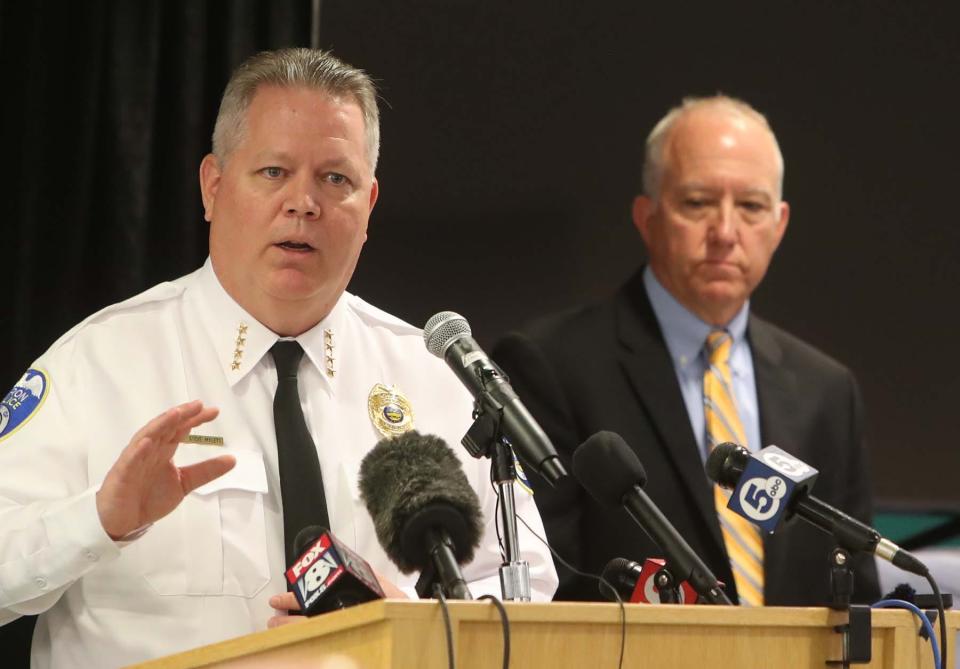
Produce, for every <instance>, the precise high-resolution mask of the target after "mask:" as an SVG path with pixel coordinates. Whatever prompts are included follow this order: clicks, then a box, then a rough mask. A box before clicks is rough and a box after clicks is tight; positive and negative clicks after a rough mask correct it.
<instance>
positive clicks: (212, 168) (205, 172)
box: [200, 153, 223, 223]
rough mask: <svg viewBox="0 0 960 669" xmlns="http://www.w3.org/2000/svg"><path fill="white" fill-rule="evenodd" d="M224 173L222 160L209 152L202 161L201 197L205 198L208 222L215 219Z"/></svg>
mask: <svg viewBox="0 0 960 669" xmlns="http://www.w3.org/2000/svg"><path fill="white" fill-rule="evenodd" d="M222 174H223V172H222V171H221V169H220V161H218V160H217V158H216V156H214V155H213V154H212V153H208V154H207V155H206V156H204V157H203V160H202V161H200V197H201V198H202V199H203V219H204V220H205V221H207V222H208V223H209V222H210V221H212V220H213V205H214V202H216V199H217V189H219V188H220V177H221V176H222Z"/></svg>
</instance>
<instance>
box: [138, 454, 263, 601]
mask: <svg viewBox="0 0 960 669" xmlns="http://www.w3.org/2000/svg"><path fill="white" fill-rule="evenodd" d="M227 453H229V454H230V455H233V456H234V457H236V459H237V464H236V466H235V467H234V468H233V469H232V470H230V471H229V472H227V473H226V474H224V475H223V476H221V477H220V478H218V479H215V480H213V481H211V482H210V483H207V484H206V485H203V486H201V487H200V488H197V489H196V490H194V491H193V492H192V493H190V494H189V495H187V496H186V498H184V500H183V502H181V503H180V505H179V506H178V507H177V508H176V509H175V510H174V511H173V512H172V513H170V514H169V515H168V516H166V517H164V518H162V519H160V520H159V521H157V522H156V523H154V525H153V527H151V528H150V529H149V530H148V531H147V532H146V534H144V536H143V537H141V538H140V539H139V540H137V541H136V542H135V545H136V546H137V549H138V552H139V563H140V565H141V569H142V573H143V577H144V578H145V579H146V581H147V583H148V584H149V585H150V587H151V588H152V589H153V590H155V591H156V592H157V594H160V595H235V596H240V597H253V596H254V595H256V594H257V592H259V591H260V590H261V589H263V588H264V587H265V586H266V584H267V583H269V582H270V569H269V562H268V560H267V536H266V525H265V522H264V509H263V497H264V494H265V493H266V492H267V474H266V469H265V467H264V464H263V456H262V455H261V454H260V453H259V452H257V451H228V450H225V449H223V448H220V447H211V446H198V445H195V444H181V445H180V446H179V447H178V449H177V454H176V456H175V458H174V462H175V463H176V464H177V466H180V467H182V466H185V465H188V464H192V463H194V462H200V461H201V460H206V459H208V458H211V457H214V456H217V455H222V454H227Z"/></svg>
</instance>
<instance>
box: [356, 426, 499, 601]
mask: <svg viewBox="0 0 960 669" xmlns="http://www.w3.org/2000/svg"><path fill="white" fill-rule="evenodd" d="M360 496H361V498H362V499H363V502H364V504H365V505H366V507H367V511H369V512H370V516H371V517H372V518H373V527H374V529H375V531H376V533H377V540H378V541H379V542H380V545H381V546H383V549H384V551H386V553H387V556H388V557H389V558H390V559H391V560H392V561H393V562H394V564H396V565H397V566H398V567H399V568H400V571H402V572H403V573H405V574H409V573H411V572H414V571H420V572H422V574H421V580H420V583H418V585H417V592H418V594H420V595H421V596H429V595H430V586H431V585H432V584H433V583H438V584H439V585H440V586H441V588H442V589H443V592H444V594H445V595H446V596H448V597H451V598H453V599H473V597H472V595H471V594H470V590H469V588H467V583H466V581H465V580H464V578H463V574H462V573H461V572H460V565H462V564H466V563H467V562H469V561H470V560H472V559H473V555H474V552H475V551H476V549H477V547H478V546H479V545H480V536H481V534H482V520H481V519H482V513H481V511H480V502H479V500H478V499H477V494H476V492H474V490H473V488H472V487H470V483H469V482H468V481H467V476H466V474H464V472H463V466H462V465H461V464H460V460H459V459H458V458H457V456H456V455H454V453H453V451H452V450H450V447H449V446H447V444H446V443H445V442H444V441H443V440H442V439H440V438H439V437H434V436H431V435H422V434H420V433H418V432H416V431H413V430H411V431H410V432H405V433H403V434H401V435H399V436H396V437H390V438H387V439H383V440H381V441H380V442H379V443H378V444H377V445H376V446H375V447H374V448H373V450H372V451H370V452H369V453H367V455H366V456H364V458H363V462H362V463H361V464H360ZM421 586H422V587H421Z"/></svg>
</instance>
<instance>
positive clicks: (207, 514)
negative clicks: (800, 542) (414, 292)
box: [0, 49, 556, 668]
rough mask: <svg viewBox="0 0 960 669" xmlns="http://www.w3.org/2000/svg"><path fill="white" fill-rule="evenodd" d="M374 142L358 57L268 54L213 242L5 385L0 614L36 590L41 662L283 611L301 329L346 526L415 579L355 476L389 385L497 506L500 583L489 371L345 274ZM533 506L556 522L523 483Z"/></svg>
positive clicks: (210, 175) (331, 492) (127, 652)
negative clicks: (276, 402) (290, 366)
mask: <svg viewBox="0 0 960 669" xmlns="http://www.w3.org/2000/svg"><path fill="white" fill-rule="evenodd" d="M378 147H379V120H378V114H377V106H376V98H375V91H374V88H373V85H372V84H371V82H370V80H369V78H368V77H367V76H366V74H364V73H363V72H362V71H359V70H356V69H354V68H352V67H350V66H348V65H346V64H344V63H342V62H340V61H338V60H337V59H335V58H334V57H332V56H331V55H329V54H326V53H323V52H319V51H311V50H307V49H291V50H284V51H278V52H273V53H263V54H259V55H258V56H255V57H253V58H252V59H250V60H248V61H247V62H246V63H244V64H243V65H242V66H241V67H240V68H238V70H237V71H236V72H235V73H234V75H233V77H232V78H231V81H230V83H229V84H228V86H227V90H226V92H225V94H224V99H223V102H222V104H221V108H220V114H219V116H218V118H217V124H216V128H215V131H214V140H213V153H212V154H210V155H208V156H207V157H206V158H204V160H203V162H202V164H201V166H200V185H201V191H202V195H203V204H204V210H205V218H206V220H207V221H209V223H210V258H209V259H208V260H207V262H206V263H205V264H204V266H203V267H202V268H201V269H199V270H198V271H196V272H194V273H193V274H190V275H188V276H185V277H182V278H180V279H178V280H176V281H173V282H169V283H164V284H161V285H158V286H155V287H154V288H152V289H150V290H148V291H146V292H145V293H142V294H140V295H138V296H136V297H134V298H131V299H130V300H127V301H126V302H123V303H120V304H117V305H114V306H111V307H108V308H106V309H104V310H103V311H101V312H99V313H97V314H94V315H93V316H91V317H90V318H88V319H87V320H86V321H84V322H83V323H81V324H80V325H78V326H77V327H75V328H74V329H73V330H71V331H70V332H68V333H67V334H66V335H64V336H63V337H62V338H61V339H60V340H59V341H57V342H56V343H55V344H54V345H53V346H52V347H51V348H50V349H49V350H48V351H47V352H46V353H45V354H44V355H43V356H41V357H40V359H39V360H37V362H36V363H35V364H34V365H33V367H32V369H31V370H29V371H28V372H27V373H26V374H25V375H24V377H23V378H22V379H21V381H20V382H19V383H18V384H17V386H16V387H15V388H14V390H13V391H11V392H10V393H9V394H8V395H7V396H6V398H5V399H4V400H3V403H2V404H0V407H2V409H0V623H3V622H9V621H10V620H13V619H15V618H16V617H18V616H20V615H30V614H38V613H39V614H40V618H39V621H38V624H37V628H36V632H35V634H34V641H33V655H32V657H33V666H34V667H38V668H45V667H74V666H75V667H93V666H119V665H124V664H128V663H132V662H136V661H141V660H145V659H149V658H153V657H157V656H159V655H164V654H168V653H172V652H175V651H179V650H184V649H188V648H191V647H195V646H198V645H202V644H207V643H212V642H215V641H219V640H222V639H225V638H229V637H233V636H237V635H241V634H246V633H250V632H254V631H258V630H262V629H264V628H265V627H267V626H268V624H269V625H275V624H279V623H281V622H283V621H284V620H286V619H287V618H285V616H286V609H292V608H295V603H294V601H293V597H292V595H290V594H289V593H287V592H286V582H285V580H284V577H283V571H284V568H285V564H284V562H285V555H284V529H283V519H282V505H281V491H280V476H279V473H278V456H277V438H276V434H275V431H274V415H273V410H272V404H273V398H274V393H275V391H276V389H277V385H278V382H277V371H276V365H275V364H274V361H273V358H272V357H271V355H270V349H271V347H273V345H274V344H275V343H276V342H277V341H278V340H279V339H282V338H287V339H294V340H296V341H297V342H298V343H299V345H300V346H301V347H302V348H303V350H304V355H303V358H302V359H301V361H300V363H299V367H298V371H297V377H298V388H299V395H300V403H301V407H302V409H303V413H304V420H305V422H306V425H307V428H308V431H309V432H310V436H311V437H312V439H313V442H314V444H315V445H316V449H317V452H318V456H319V462H320V470H321V472H322V477H323V487H324V490H325V494H326V504H327V507H328V510H329V516H330V522H331V525H332V530H333V532H334V534H335V535H336V536H337V537H338V538H339V539H340V540H342V541H344V542H345V543H346V544H348V545H350V546H351V547H353V548H355V549H356V550H357V552H359V553H360V554H361V555H362V556H364V557H365V558H366V559H367V560H368V561H369V562H370V564H371V565H372V566H373V568H374V569H375V570H376V571H377V573H378V576H379V578H380V581H381V584H382V585H383V586H384V588H385V589H386V590H387V591H388V593H392V594H394V595H400V594H402V593H401V591H399V590H398V589H397V586H399V588H401V589H402V592H405V593H411V592H412V588H411V586H412V585H413V583H414V581H415V579H416V577H417V575H416V574H412V575H403V574H400V573H399V571H398V570H397V568H396V567H395V566H394V565H393V564H392V563H391V562H390V561H389V560H388V559H387V557H386V555H385V553H384V552H383V550H382V549H381V547H380V546H379V545H378V543H377V540H376V537H375V534H374V530H373V525H372V521H371V519H370V517H369V515H368V514H367V512H366V510H365V508H364V505H363V502H362V501H361V500H360V496H359V492H358V487H357V472H358V469H359V465H360V462H361V460H362V459H363V456H364V455H365V454H366V452H367V451H369V450H370V449H371V448H372V447H373V446H374V445H375V444H376V442H377V441H378V440H379V439H381V438H382V437H383V435H384V434H387V432H386V431H385V430H384V427H383V425H382V424H380V423H378V420H376V416H375V415H374V414H375V413H376V412H374V411H372V410H371V409H372V407H374V405H375V404H376V403H377V402H378V401H380V400H379V399H378V398H380V397H381V396H382V395H383V394H384V393H387V394H391V393H392V395H390V396H391V397H393V399H394V400H396V403H398V405H399V406H400V407H401V408H400V411H399V413H400V414H401V419H400V420H401V422H403V424H404V425H406V426H408V427H413V428H416V429H418V430H420V431H421V432H426V433H433V434H437V435H439V436H441V437H442V438H444V439H445V440H446V441H447V442H448V443H449V444H451V445H452V446H453V447H454V450H455V452H456V453H457V455H458V456H459V457H460V459H461V461H462V462H463V465H464V469H465V471H466V473H467V477H468V479H469V480H470V482H471V484H472V485H473V487H474V489H475V490H476V491H477V494H478V495H479V497H480V503H481V508H482V509H483V511H484V523H485V525H484V536H483V540H482V543H481V546H480V548H479V549H478V551H477V555H476V558H475V559H474V561H473V562H472V563H470V564H469V565H467V566H466V567H465V568H464V574H465V576H466V578H467V579H468V581H470V586H471V588H472V589H473V591H474V594H480V593H483V592H489V593H494V594H498V593H499V581H498V577H497V568H498V567H499V565H500V563H501V556H500V551H499V546H498V542H497V538H496V531H495V527H494V522H495V521H494V509H495V497H494V495H493V492H492V490H491V487H490V485H489V483H488V473H489V468H488V464H487V463H486V462H482V461H477V460H473V459H471V458H470V457H469V456H468V455H467V454H466V453H465V451H464V450H463V449H462V448H460V447H459V446H458V444H457V442H458V441H459V439H460V437H461V436H462V435H463V433H464V432H465V431H466V429H467V428H468V427H469V423H470V420H471V407H472V405H471V400H470V397H469V395H468V394H467V393H466V391H465V390H464V389H463V388H462V387H461V386H460V384H459V383H458V381H457V379H456V378H455V377H454V375H453V374H452V373H450V371H449V370H447V369H446V367H445V366H444V364H443V362H442V361H440V360H438V359H436V358H433V357H432V356H430V355H429V354H428V353H427V352H426V350H425V348H424V346H423V342H422V339H421V335H420V331H419V330H418V329H416V328H414V327H412V326H410V325H407V324H405V323H403V322H402V321H400V320H398V319H396V318H394V317H392V316H390V315H388V314H386V313H384V312H382V311H380V310H378V309H376V308H374V307H372V306H370V305H369V304H367V303H365V302H364V301H363V300H361V299H359V298H358V297H356V296H353V295H351V294H349V293H346V292H345V288H346V286H347V283H348V281H349V280H350V277H351V275H352V274H353V271H354V268H355V266H356V263H357V259H358V257H359V254H360V249H361V247H362V246H363V243H364V241H365V240H366V233H367V221H368V218H369V215H370V212H371V210H372V209H373V206H374V204H375V203H376V200H377V192H378V184H377V180H376V178H375V177H374V172H375V167H376V161H377V154H378ZM387 389H389V390H387ZM168 407H172V408H168ZM165 409H166V410H165ZM160 411H163V413H160V414H159V415H157V413H158V412H160ZM131 435H132V437H131ZM518 511H519V514H520V515H521V516H522V517H523V518H524V519H525V520H526V521H527V523H529V524H530V525H531V527H532V528H533V529H534V530H535V531H538V532H542V524H541V521H540V518H539V515H538V513H537V511H536V508H535V506H534V504H533V501H532V498H530V497H529V496H528V495H526V493H523V492H522V491H518ZM521 532H522V534H521V538H520V540H521V546H522V548H523V550H524V555H523V557H524V559H526V560H528V561H529V562H530V565H531V580H532V586H533V591H534V597H535V598H536V599H549V597H550V596H551V595H552V594H553V591H554V589H555V587H556V573H555V571H554V568H553V563H552V560H551V559H550V557H549V553H548V552H547V550H546V549H545V548H543V547H542V546H540V544H539V543H538V542H537V541H536V539H534V538H533V536H532V535H531V534H530V533H529V532H528V531H527V530H525V529H523V528H521Z"/></svg>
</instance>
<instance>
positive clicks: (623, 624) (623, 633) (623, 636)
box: [517, 514, 627, 669]
mask: <svg viewBox="0 0 960 669" xmlns="http://www.w3.org/2000/svg"><path fill="white" fill-rule="evenodd" d="M517 520H519V521H520V522H521V523H523V526H524V527H526V528H527V531H528V532H530V534H532V535H533V536H535V537H536V538H537V540H538V541H539V542H540V543H542V544H543V545H544V546H546V547H547V550H549V551H550V553H551V554H552V555H553V557H554V558H556V559H557V560H558V561H559V562H560V564H562V565H563V566H564V567H566V568H567V569H569V570H570V571H572V572H573V573H574V574H576V575H577V576H583V577H585V578H592V579H593V580H594V581H596V582H597V583H598V584H602V585H605V586H607V589H608V590H609V591H610V592H611V593H613V596H614V598H616V600H617V604H619V605H620V661H619V662H618V663H617V669H623V650H624V647H625V646H626V644H627V610H626V608H625V607H624V606H623V599H622V598H621V597H620V593H619V592H617V589H616V588H615V587H614V586H613V584H612V583H611V582H610V581H608V580H607V579H605V578H603V576H602V575H600V576H597V575H596V574H588V573H587V572H585V571H580V570H579V569H577V568H576V567H574V566H573V565H572V564H570V563H569V562H567V561H566V560H564V559H563V558H562V557H561V556H560V554H559V553H557V551H555V550H553V546H551V545H550V544H549V543H547V540H546V539H544V538H543V537H541V536H540V535H539V534H537V533H536V532H534V531H533V528H532V527H530V524H529V523H527V521H525V520H524V519H523V518H522V517H521V516H520V515H519V514H517Z"/></svg>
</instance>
